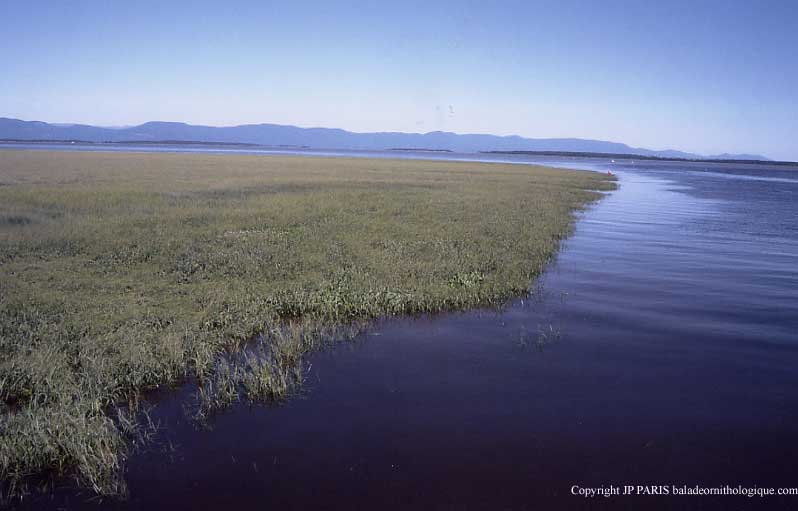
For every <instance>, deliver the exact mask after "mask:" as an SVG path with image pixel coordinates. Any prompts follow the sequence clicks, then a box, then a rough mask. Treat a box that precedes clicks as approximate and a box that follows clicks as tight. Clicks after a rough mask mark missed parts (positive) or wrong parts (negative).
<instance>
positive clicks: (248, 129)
mask: <svg viewBox="0 0 798 511" xmlns="http://www.w3.org/2000/svg"><path fill="white" fill-rule="evenodd" d="M0 140H14V141H83V142H95V143H102V142H159V141H170V142H181V141H184V142H193V143H197V142H208V143H225V144H257V145H265V146H283V147H284V146H293V147H297V146H299V147H311V148H314V149H355V150H386V149H391V148H402V147H412V148H420V149H426V150H447V151H454V152H459V153H476V152H482V151H541V152H542V151H556V152H570V153H576V152H584V153H609V154H616V155H622V154H629V155H640V156H651V157H657V158H685V159H726V160H768V158H765V157H764V156H761V155H757V154H721V155H711V156H706V155H699V154H693V153H686V152H682V151H674V150H670V149H669V150H664V151H655V150H651V149H643V148H638V147H630V146H628V145H626V144H621V143H618V142H606V141H603V140H590V139H581V138H523V137H519V136H516V135H513V136H497V135H481V134H480V135H460V134H457V133H449V132H445V131H433V132H430V133H397V132H378V133H353V132H351V131H345V130H342V129H334V128H299V127H297V126H284V125H279V124H245V125H241V126H227V127H215V126H195V125H190V124H185V123H182V122H147V123H144V124H142V125H140V126H130V127H113V128H109V127H100V126H88V125H84V124H48V123H46V122H40V121H22V120H19V119H8V118H3V117H0Z"/></svg>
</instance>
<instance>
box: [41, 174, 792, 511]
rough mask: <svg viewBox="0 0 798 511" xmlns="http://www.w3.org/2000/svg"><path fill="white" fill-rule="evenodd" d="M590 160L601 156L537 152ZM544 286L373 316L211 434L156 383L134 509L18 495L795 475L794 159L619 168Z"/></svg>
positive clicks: (775, 483) (707, 500) (404, 494)
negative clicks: (287, 392)
mask: <svg viewBox="0 0 798 511" xmlns="http://www.w3.org/2000/svg"><path fill="white" fill-rule="evenodd" d="M536 161H543V162H546V163H554V164H563V165H567V166H575V165H582V166H584V167H586V168H600V169H604V168H606V166H603V164H602V166H601V167H597V165H598V162H597V161H596V160H584V161H575V160H573V159H569V160H563V161H554V160H536ZM614 170H615V172H616V173H617V174H618V175H619V176H620V180H621V181H620V182H621V188H620V189H619V190H618V191H617V192H614V193H612V194H611V195H609V196H608V197H607V198H606V199H605V200H603V201H602V202H600V203H598V204H597V205H595V206H594V207H592V208H591V209H590V210H589V211H588V212H586V213H585V214H584V216H583V218H582V219H581V220H580V222H579V223H578V226H577V230H576V233H575V235H574V236H573V237H572V238H571V239H569V240H568V241H567V242H566V244H565V245H564V247H563V250H562V251H561V253H560V255H559V257H558V261H557V264H556V265H555V266H553V267H552V268H551V269H550V270H549V271H548V272H547V273H546V275H545V277H544V278H543V279H542V286H543V291H542V292H541V293H539V294H537V295H536V296H534V297H533V298H531V299H528V300H524V301H519V302H517V303H515V304H514V305H513V306H511V307H509V308H508V309H507V310H506V311H504V312H502V313H493V312H484V311H483V312H472V313H468V314H457V315H446V316H442V317H438V318H425V319H419V320H399V321H393V322H386V323H385V324H383V325H381V326H379V327H378V328H376V329H374V331H372V332H371V333H370V334H368V335H364V336H362V337H361V338H360V339H359V341H358V342H356V343H353V344H348V345H343V346H340V347H338V348H337V349H334V350H330V351H327V352H324V353H320V354H317V355H315V356H313V357H311V359H310V361H309V362H310V368H309V371H308V382H307V385H306V387H305V391H304V392H303V396H302V397H300V398H298V399H294V400H292V401H290V402H289V403H287V404H286V405H284V406H280V407H256V408H249V407H247V406H246V405H240V406H238V407H237V408H235V409H233V410H231V411H230V412H229V413H226V414H224V415H221V416H219V417H218V418H217V419H216V420H215V421H214V423H213V430H212V431H200V430H197V429H196V428H194V426H193V425H191V424H190V423H189V422H188V421H187V420H186V419H185V418H184V414H183V404H184V403H185V401H186V397H187V395H188V393H189V392H190V389H184V390H182V391H180V392H176V393H171V394H169V393H167V394H165V395H164V396H163V397H162V399H160V402H159V405H158V407H157V408H156V412H155V417H156V418H157V419H158V420H160V421H161V422H162V423H163V425H164V426H165V427H166V429H165V430H164V432H163V433H162V434H161V436H160V439H159V441H160V442H161V445H162V446H163V445H166V444H168V443H170V442H171V443H173V444H174V445H175V447H174V449H170V450H167V451H164V450H162V449H155V450H152V451H150V452H146V453H143V454H139V455H136V456H134V457H133V458H132V459H131V460H130V463H129V467H128V476H127V481H128V483H129V486H130V499H129V500H128V501H127V502H123V503H116V502H107V501H106V502H103V503H102V504H101V505H100V506H98V505H97V504H96V503H87V502H86V499H87V498H88V495H85V494H84V495H76V494H75V493H74V492H73V491H72V490H69V489H64V490H59V491H56V492H55V493H54V494H53V495H51V496H50V497H49V500H48V499H44V498H36V499H31V500H29V501H28V502H27V504H26V507H30V508H50V507H52V508H56V507H59V506H67V507H68V508H69V509H80V508H83V507H85V508H88V509H97V508H100V507H101V508H103V509H105V508H108V509H115V508H119V509H162V508H163V509H167V508H168V509H215V508H223V507H227V508H230V509H238V508H241V509H268V508H272V509H303V510H304V509H457V510H464V509H485V510H496V509H573V508H580V507H589V508H597V507H598V508H601V507H605V506H611V507H613V508H617V507H619V506H620V507H622V508H624V507H626V508H640V507H641V506H643V507H645V508H667V509H682V508H684V509H699V508H701V509H707V508H717V509H729V508H743V507H744V508H749V507H751V506H754V505H761V506H767V507H770V508H773V507H776V508H778V507H785V508H795V506H798V497H794V498H793V500H786V499H780V498H778V497H770V498H765V499H760V498H758V497H757V498H753V499H749V498H747V497H734V496H725V497H700V498H693V499H691V498H687V497H637V498H628V497H627V498H623V497H613V498H610V499H606V498H595V499H592V500H586V499H582V498H580V497H577V496H572V495H571V487H572V486H573V485H579V486H582V487H593V486H601V485H604V486H607V485H627V484H628V485H638V484H641V485H643V484H662V485H678V486H682V485H687V486H690V487H693V486H695V485H702V486H718V485H726V484H728V485H731V486H733V487H736V486H737V485H743V486H746V487H753V486H760V487H762V486H764V487H781V486H792V487H798V479H797V478H796V477H795V460H798V427H796V424H798V170H796V169H790V168H785V167H765V166H751V165H720V164H706V165H703V164H688V163H661V162H652V163H648V162H647V163H643V164H640V163H635V164H632V163H628V162H627V163H624V164H618V165H615V166H614Z"/></svg>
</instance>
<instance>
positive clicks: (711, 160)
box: [0, 138, 798, 166]
mask: <svg viewBox="0 0 798 511" xmlns="http://www.w3.org/2000/svg"><path fill="white" fill-rule="evenodd" d="M4 144H31V145H39V144H41V145H46V144H52V145H64V146H70V145H75V144H80V145H88V146H96V147H97V146H99V147H101V146H114V145H123V146H156V145H162V146H176V147H179V146H188V147H190V146H208V147H243V148H264V149H320V150H332V149H335V150H342V151H357V149H344V148H313V147H311V146H307V145H290V144H275V145H270V144H254V143H248V142H210V141H202V140H122V141H104V142H92V141H89V140H68V139H67V140H47V139H30V140H26V139H15V138H0V146H2V145H4ZM364 151H366V152H369V151H379V150H375V149H365V150H364ZM382 151H386V152H390V151H396V152H420V153H452V154H506V155H519V156H524V155H527V156H560V157H572V158H609V159H613V160H615V159H617V160H646V161H683V162H692V163H736V164H755V165H779V166H798V162H794V161H774V160H757V159H753V160H751V159H733V158H729V159H725V158H679V157H675V156H669V157H665V156H650V155H643V154H629V153H601V152H582V151H478V152H473V153H470V152H469V153H455V151H452V150H451V149H430V148H422V147H392V148H388V149H382Z"/></svg>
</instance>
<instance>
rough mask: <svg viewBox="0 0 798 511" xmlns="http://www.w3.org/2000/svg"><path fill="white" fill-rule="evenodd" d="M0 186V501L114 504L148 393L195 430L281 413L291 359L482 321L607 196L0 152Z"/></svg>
mask: <svg viewBox="0 0 798 511" xmlns="http://www.w3.org/2000/svg"><path fill="white" fill-rule="evenodd" d="M0 182H2V184H3V185H4V186H0V360H1V361H0V412H1V413H0V477H1V478H2V481H3V485H4V487H5V491H6V493H7V494H12V495H20V494H22V493H24V488H25V484H26V481H30V480H34V479H36V478H37V477H40V476H42V475H44V474H54V475H55V476H57V477H63V476H71V477H75V478H76V480H77V481H78V483H79V484H81V485H83V486H86V487H88V488H91V489H92V490H93V491H94V492H96V493H97V494H99V495H121V494H123V493H124V481H123V479H122V475H121V474H122V467H123V466H124V460H125V457H126V455H127V453H128V452H129V448H130V446H131V445H132V444H135V443H136V442H139V441H141V439H142V438H146V436H147V435H146V434H143V432H145V431H149V430H148V429H147V427H145V426H146V421H144V422H142V417H141V414H140V410H141V408H140V404H141V401H142V397H141V396H142V393H144V392H147V390H148V389H154V388H157V387H159V386H163V385H171V384H179V383H180V382H185V381H187V380H189V379H193V380H196V381H197V386H198V389H199V390H198V396H197V405H196V407H195V410H194V411H195V414H196V416H197V417H198V420H200V421H201V420H207V419H209V418H210V417H211V416H212V415H213V414H215V413H218V412H219V411H221V410H224V409H225V408H226V407H229V406H231V405H232V404H234V403H237V402H241V401H248V402H275V401H277V402H279V401H281V400H284V399H288V398H289V397H290V396H291V395H292V394H293V393H294V392H295V391H296V389H297V388H298V387H299V386H300V385H301V383H302V380H303V374H302V371H303V364H302V361H303V359H304V357H305V356H306V354H307V353H309V352H311V351H314V350H317V349H319V348H320V347H323V346H324V345H325V343H327V342H330V340H332V339H336V338H346V337H351V336H352V335H354V333H356V332H357V331H358V330H359V329H360V328H361V327H362V325H363V324H365V323H366V322H368V321H369V320H374V319H377V318H382V317H389V316H396V315H406V314H410V315H412V314H427V313H437V312H442V311H449V310H461V309H465V308H469V307H476V306H487V307H497V306H501V304H503V303H505V301H506V300H508V299H510V298H512V297H514V296H517V295H519V294H523V293H525V292H527V291H528V290H529V287H530V285H531V284H532V283H533V282H534V279H535V277H536V276H537V275H538V274H539V273H540V272H541V271H542V269H543V268H544V267H545V265H546V264H547V263H548V262H549V261H550V260H551V258H552V257H553V256H554V254H555V252H556V250H557V248H558V246H559V244H560V241H561V240H562V239H564V238H565V237H566V236H567V235H568V234H569V232H570V230H571V228H572V225H573V218H574V217H573V213H574V212H575V211H576V210H578V209H580V208H583V207H584V206H585V205H586V204H588V203H590V202H591V201H594V200H597V199H598V198H599V197H600V196H601V193H600V191H601V190H609V189H612V188H613V187H614V184H613V183H612V182H611V181H608V180H607V178H606V176H603V175H601V174H597V173H588V172H577V171H567V170H557V169H550V168H544V167H533V166H522V165H498V164H477V163H454V162H431V161H410V160H369V159H337V158H329V159H322V158H296V157H290V158H283V157H263V156H225V155H186V154H135V153H127V154H119V153H117V154H114V153H78V152H74V153H73V152H40V151H33V152H25V151H0ZM545 335H546V337H547V338H548V337H550V332H546V333H545ZM253 339H255V341H253ZM142 424H145V426H142Z"/></svg>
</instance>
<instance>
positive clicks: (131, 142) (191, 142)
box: [0, 138, 310, 149]
mask: <svg viewBox="0 0 798 511" xmlns="http://www.w3.org/2000/svg"><path fill="white" fill-rule="evenodd" d="M0 144H60V145H73V144H81V145H175V146H181V145H182V146H193V145H202V146H230V147H268V148H281V149H310V146H306V145H290V144H278V145H268V144H252V143H248V142H205V141H202V140H119V141H112V140H109V141H105V142H92V141H90V140H47V139H35V140H25V139H16V138H0Z"/></svg>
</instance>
